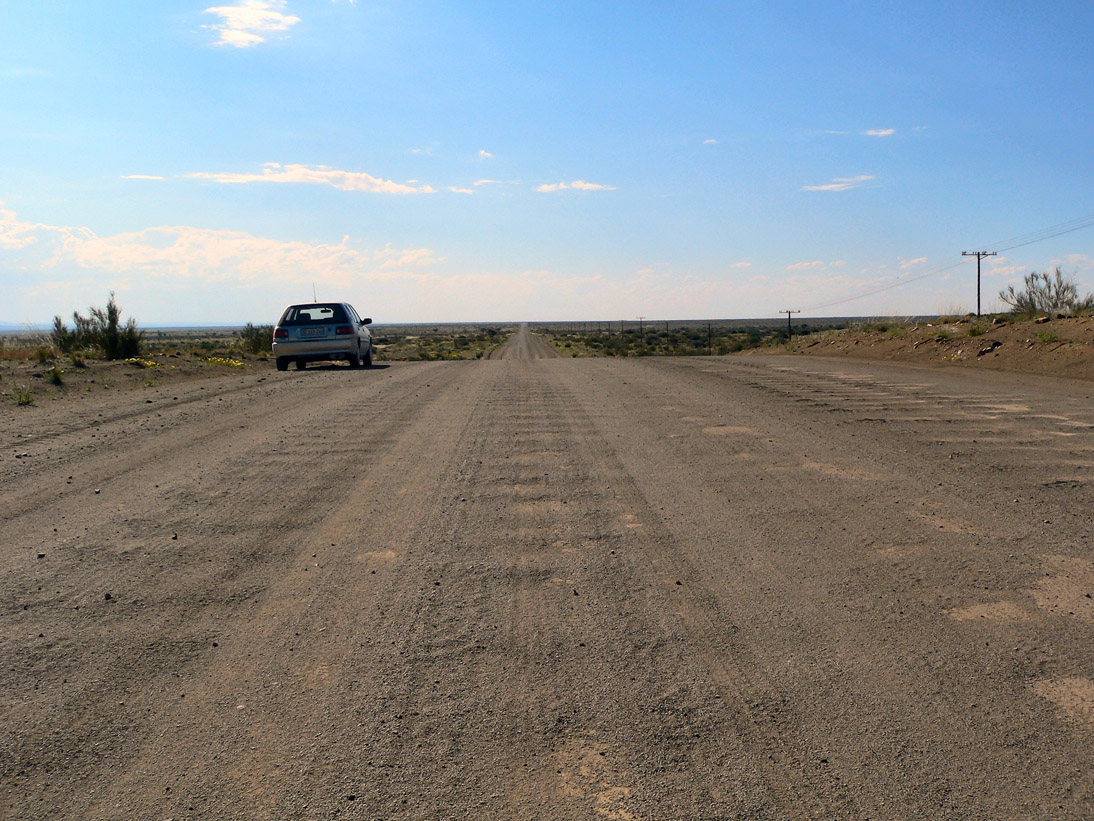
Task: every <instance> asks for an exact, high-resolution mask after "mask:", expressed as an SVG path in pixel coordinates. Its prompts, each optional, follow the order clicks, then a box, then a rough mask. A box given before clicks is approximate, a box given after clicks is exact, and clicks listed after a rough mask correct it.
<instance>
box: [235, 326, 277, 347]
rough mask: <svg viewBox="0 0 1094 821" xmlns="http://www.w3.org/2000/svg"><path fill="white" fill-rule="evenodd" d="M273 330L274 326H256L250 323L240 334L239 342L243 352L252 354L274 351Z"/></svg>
mask: <svg viewBox="0 0 1094 821" xmlns="http://www.w3.org/2000/svg"><path fill="white" fill-rule="evenodd" d="M273 330H274V329H273V325H254V324H253V323H251V322H248V323H247V324H246V325H245V326H244V327H243V330H242V331H240V332H239V341H240V344H241V346H242V347H243V350H245V351H249V352H250V353H262V352H263V351H271V350H273Z"/></svg>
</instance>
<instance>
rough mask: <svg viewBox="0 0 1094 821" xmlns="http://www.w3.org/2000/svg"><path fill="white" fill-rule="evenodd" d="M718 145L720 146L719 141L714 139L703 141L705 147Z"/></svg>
mask: <svg viewBox="0 0 1094 821" xmlns="http://www.w3.org/2000/svg"><path fill="white" fill-rule="evenodd" d="M717 144H718V141H717V140H713V139H711V140H703V145H717Z"/></svg>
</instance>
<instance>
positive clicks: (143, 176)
mask: <svg viewBox="0 0 1094 821" xmlns="http://www.w3.org/2000/svg"><path fill="white" fill-rule="evenodd" d="M122 179H123V180H162V179H163V177H161V176H159V175H157V174H125V175H124V176H123V177H122Z"/></svg>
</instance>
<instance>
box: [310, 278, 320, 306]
mask: <svg viewBox="0 0 1094 821" xmlns="http://www.w3.org/2000/svg"><path fill="white" fill-rule="evenodd" d="M311 301H312V302H318V301H319V298H318V297H316V295H315V283H314V282H313V283H312V284H311Z"/></svg>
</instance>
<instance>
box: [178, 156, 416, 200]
mask: <svg viewBox="0 0 1094 821" xmlns="http://www.w3.org/2000/svg"><path fill="white" fill-rule="evenodd" d="M186 176H188V177H191V178H193V179H199V180H212V181H213V182H219V183H224V184H226V185H240V184H243V183H251V182H279V183H303V184H310V185H330V186H333V187H334V188H338V189H340V190H342V191H368V192H370V193H375V194H432V193H433V188H432V187H431V186H428V185H419V186H417V187H415V186H413V185H407V184H405V183H398V182H392V181H391V180H384V179H380V178H379V177H374V176H372V175H371V174H366V173H364V172H362V171H341V170H339V169H336V168H328V167H327V166H325V165H314V166H308V165H281V164H279V163H275V162H271V163H266V164H265V165H264V166H263V167H262V173H261V174H238V173H229V172H225V173H210V172H204V171H202V172H195V173H193V174H187V175H186Z"/></svg>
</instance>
